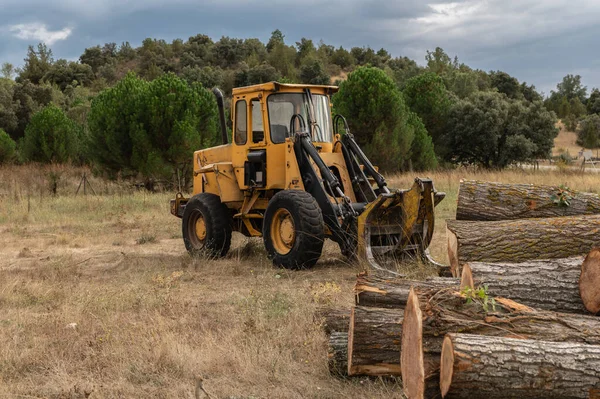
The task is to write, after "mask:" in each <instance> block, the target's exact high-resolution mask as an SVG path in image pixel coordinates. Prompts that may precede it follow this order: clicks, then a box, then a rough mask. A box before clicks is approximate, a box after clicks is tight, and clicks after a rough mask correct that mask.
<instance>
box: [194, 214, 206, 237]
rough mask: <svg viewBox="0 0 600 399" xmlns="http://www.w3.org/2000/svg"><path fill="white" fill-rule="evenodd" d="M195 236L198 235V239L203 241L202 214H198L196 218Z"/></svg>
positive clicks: (204, 228)
mask: <svg viewBox="0 0 600 399" xmlns="http://www.w3.org/2000/svg"><path fill="white" fill-rule="evenodd" d="M196 237H198V239H199V240H200V241H203V240H204V239H205V238H206V224H205V223H204V218H203V217H202V215H199V216H198V219H197V220H196Z"/></svg>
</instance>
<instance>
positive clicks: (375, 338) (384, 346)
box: [348, 306, 403, 376]
mask: <svg viewBox="0 0 600 399" xmlns="http://www.w3.org/2000/svg"><path fill="white" fill-rule="evenodd" d="M402 319H403V309H380V308H367V307H362V306H355V307H353V308H352V311H351V312H350V329H349V331H348V375H349V376H353V375H372V376H378V375H400V337H401V335H402Z"/></svg>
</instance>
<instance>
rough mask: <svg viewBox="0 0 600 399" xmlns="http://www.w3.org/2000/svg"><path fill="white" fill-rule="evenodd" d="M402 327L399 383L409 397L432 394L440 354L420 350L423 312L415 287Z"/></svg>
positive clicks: (416, 398) (417, 398) (436, 389)
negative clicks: (435, 354)
mask: <svg viewBox="0 0 600 399" xmlns="http://www.w3.org/2000/svg"><path fill="white" fill-rule="evenodd" d="M404 321H405V323H404V325H403V327H402V351H401V352H400V363H401V370H402V386H403V389H404V394H405V395H406V397H407V398H408V399H423V398H430V397H435V396H436V393H438V392H439V363H440V361H439V356H432V355H431V354H430V353H429V352H424V351H423V313H422V311H421V307H420V304H419V299H418V297H417V295H416V293H415V291H414V290H412V289H411V290H410V293H409V294H408V301H407V304H406V309H404Z"/></svg>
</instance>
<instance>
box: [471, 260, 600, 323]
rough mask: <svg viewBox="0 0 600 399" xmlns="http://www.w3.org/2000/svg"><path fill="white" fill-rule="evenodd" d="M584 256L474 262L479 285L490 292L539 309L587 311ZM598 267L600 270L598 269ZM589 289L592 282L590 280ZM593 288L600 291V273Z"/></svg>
mask: <svg viewBox="0 0 600 399" xmlns="http://www.w3.org/2000/svg"><path fill="white" fill-rule="evenodd" d="M582 264H583V258H582V257H577V258H567V259H548V260H532V261H528V262H521V263H483V262H470V263H468V264H465V265H464V269H466V268H467V265H468V267H470V269H471V270H472V274H473V280H474V282H475V285H476V286H484V285H487V286H488V293H489V294H490V295H494V296H501V297H505V298H509V299H512V300H514V301H516V302H519V303H522V304H524V305H527V306H531V307H534V308H538V309H545V310H552V311H555V312H567V313H583V314H587V313H588V311H587V309H586V308H585V306H584V304H583V301H582V300H581V296H580V294H579V276H580V275H581V270H582ZM596 270H598V269H596ZM586 283H587V286H586V288H588V290H589V289H590V288H592V287H590V284H591V283H592V281H586ZM593 284H594V287H593V288H592V289H591V290H594V289H595V290H596V291H600V275H599V276H597V277H596V279H595V280H594V281H593Z"/></svg>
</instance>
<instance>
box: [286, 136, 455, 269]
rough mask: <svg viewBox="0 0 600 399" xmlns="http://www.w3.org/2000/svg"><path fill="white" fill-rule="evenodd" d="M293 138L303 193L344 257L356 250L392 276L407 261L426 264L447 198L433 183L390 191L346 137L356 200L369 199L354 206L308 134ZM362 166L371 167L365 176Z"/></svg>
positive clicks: (422, 182)
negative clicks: (370, 182)
mask: <svg viewBox="0 0 600 399" xmlns="http://www.w3.org/2000/svg"><path fill="white" fill-rule="evenodd" d="M294 138H295V139H294V140H295V142H294V151H295V153H296V158H297V161H298V166H299V169H300V173H301V175H302V180H303V183H304V187H305V190H306V191H308V192H309V193H310V194H311V195H312V196H313V197H314V198H315V199H316V200H317V202H318V204H319V206H320V207H321V211H322V213H323V219H324V222H325V224H326V225H327V227H328V228H329V230H330V231H331V235H332V239H333V240H334V241H336V242H337V243H338V244H339V245H340V247H341V248H342V252H345V253H348V252H350V251H353V252H354V253H355V255H356V256H357V257H358V258H359V259H362V260H364V261H366V262H367V263H368V264H369V266H370V267H372V268H373V269H376V270H380V271H386V272H392V273H395V272H394V269H396V267H395V265H396V264H397V263H398V262H400V261H402V260H404V259H406V258H408V257H410V258H419V259H427V255H428V253H427V247H428V246H429V243H430V242H431V237H432V234H433V228H434V220H435V218H434V207H435V206H436V205H437V204H438V203H439V202H440V201H441V200H442V199H443V198H444V196H445V194H444V193H438V192H436V191H435V189H434V187H433V182H432V181H431V180H430V179H416V180H415V183H414V184H413V187H412V188H411V189H409V190H396V191H394V192H390V190H389V189H388V188H387V183H386V181H385V179H384V178H383V176H382V175H381V174H379V173H378V172H377V171H376V169H375V168H374V167H373V166H372V164H371V163H370V162H369V160H368V159H367V157H366V156H365V154H364V153H363V152H362V151H361V150H360V147H359V146H358V144H357V143H356V141H355V140H354V138H353V137H352V135H347V136H345V137H344V139H343V140H342V142H341V143H340V145H341V146H342V153H343V154H344V160H345V161H346V167H347V169H348V172H349V174H350V177H351V180H352V182H353V189H354V190H355V194H356V198H361V199H365V201H364V202H355V203H351V202H350V201H349V199H348V197H347V196H346V195H345V194H344V193H343V192H342V188H341V184H340V182H339V181H338V179H337V178H336V176H335V175H334V174H333V173H332V172H331V170H330V169H329V167H328V166H327V164H326V163H325V162H324V161H323V159H322V158H321V156H320V155H319V152H318V151H317V149H316V148H315V146H314V145H313V143H312V142H311V140H310V135H309V133H308V132H299V133H295V135H294ZM311 160H312V162H310V161H311ZM358 162H361V165H368V166H365V167H364V168H365V172H363V171H362V169H361V168H360V165H359V164H358ZM313 165H314V166H316V168H317V169H318V171H319V174H317V172H316V170H315V168H314V167H313ZM367 176H369V177H371V178H372V179H373V180H374V181H375V182H376V184H377V187H378V188H377V190H376V191H377V193H378V194H376V193H375V191H373V189H372V188H371V187H370V186H369V187H368V190H367V189H365V185H364V184H361V182H362V181H367ZM332 201H333V202H332ZM351 226H354V227H351ZM395 274H397V273H395Z"/></svg>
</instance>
